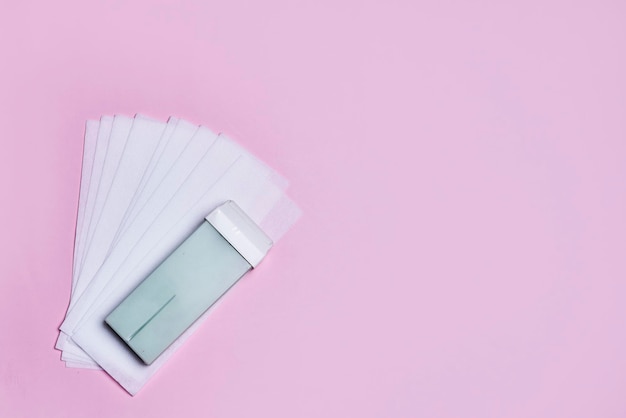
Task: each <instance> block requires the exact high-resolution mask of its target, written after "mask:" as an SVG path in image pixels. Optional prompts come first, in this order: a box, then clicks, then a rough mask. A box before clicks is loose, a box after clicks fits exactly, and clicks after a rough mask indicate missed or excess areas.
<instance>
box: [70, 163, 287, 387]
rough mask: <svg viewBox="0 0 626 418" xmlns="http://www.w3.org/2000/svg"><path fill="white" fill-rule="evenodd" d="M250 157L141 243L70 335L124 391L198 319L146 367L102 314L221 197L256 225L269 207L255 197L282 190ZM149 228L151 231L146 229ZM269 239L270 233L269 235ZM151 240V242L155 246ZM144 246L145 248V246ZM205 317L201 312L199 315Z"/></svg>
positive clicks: (162, 359)
mask: <svg viewBox="0 0 626 418" xmlns="http://www.w3.org/2000/svg"><path fill="white" fill-rule="evenodd" d="M250 164H251V163H250V160H244V159H242V160H239V162H238V164H237V165H236V167H234V169H233V170H230V171H229V173H228V174H227V176H225V177H223V178H222V179H221V181H218V183H217V184H216V185H215V186H214V187H213V188H212V189H211V190H210V191H209V192H208V193H206V194H205V196H203V198H202V199H201V201H200V202H198V204H196V205H195V206H194V207H193V209H192V211H191V212H190V213H188V214H187V216H185V217H183V218H181V219H180V221H179V222H177V223H176V224H175V225H174V226H173V227H172V228H170V229H169V230H168V231H167V232H166V235H165V236H163V235H161V234H157V232H161V231H155V232H154V233H153V234H154V235H161V236H160V238H159V239H158V240H150V241H146V245H145V247H146V249H147V252H146V253H145V255H143V257H141V258H140V259H139V260H138V262H135V263H134V264H135V267H134V268H133V269H132V270H131V271H130V273H129V274H128V275H126V276H125V277H122V280H116V281H115V282H116V286H115V287H114V288H113V289H111V290H110V291H109V292H107V294H106V295H102V298H101V299H100V300H99V301H98V302H97V304H95V305H94V307H95V309H92V312H91V314H90V315H89V317H88V319H87V320H85V321H83V322H82V324H80V325H79V327H78V328H77V330H76V332H75V333H74V335H73V336H72V338H73V339H74V340H75V341H76V342H77V343H78V344H79V345H80V346H81V347H82V348H83V349H85V351H86V352H87V353H88V354H89V355H90V356H91V357H92V358H93V359H94V360H95V361H96V362H97V363H98V364H99V365H100V366H102V367H103V368H104V369H105V370H106V371H107V372H108V373H109V374H111V376H112V377H113V378H114V379H116V380H117V381H118V382H119V383H120V384H121V385H122V386H123V387H124V388H125V389H126V390H127V391H128V392H129V393H131V394H135V393H136V392H137V391H138V390H139V389H140V388H141V387H142V386H143V385H144V384H145V383H146V382H147V380H148V379H149V378H150V377H151V376H152V375H153V374H154V373H155V372H156V371H157V370H158V369H159V368H160V367H161V366H162V365H163V363H164V362H165V361H166V360H167V359H168V358H169V356H170V355H171V354H172V353H173V352H174V351H175V350H176V348H177V347H178V346H179V345H180V344H181V343H182V342H183V341H184V340H185V339H186V338H187V337H188V336H189V335H190V334H191V333H192V332H193V331H194V330H195V328H196V327H197V326H198V324H199V323H200V322H201V321H198V322H196V323H195V324H194V326H192V327H191V328H189V330H188V331H187V332H185V333H184V334H183V335H182V336H181V337H180V338H179V340H177V342H176V343H174V344H173V345H172V346H170V348H169V349H168V350H166V351H165V353H163V354H162V355H161V356H160V357H159V358H158V359H157V360H156V361H155V362H154V363H153V364H152V365H150V366H145V365H143V364H141V363H140V362H139V361H138V360H137V358H136V357H134V355H133V354H132V353H129V351H128V349H127V347H125V346H124V343H123V342H121V341H120V340H119V339H118V338H115V335H112V334H111V333H110V331H108V330H107V329H106V328H105V326H104V323H103V321H104V318H105V317H106V316H107V315H108V314H109V313H110V312H111V311H112V310H113V309H114V308H115V306H117V304H119V303H120V302H121V300H122V299H124V298H125V297H126V295H128V294H129V293H130V291H131V290H132V289H133V288H134V287H136V286H137V284H138V283H139V282H140V281H141V280H142V279H143V278H144V277H145V276H146V275H147V274H149V273H150V272H151V271H152V270H154V268H156V266H157V265H158V264H160V262H161V261H162V260H163V259H164V258H165V257H166V256H167V254H169V253H170V252H171V251H172V250H173V249H174V248H176V247H177V246H178V245H179V244H180V242H182V240H184V238H185V237H186V236H188V235H189V234H190V233H191V231H193V229H195V228H196V227H197V226H198V224H199V221H198V219H200V220H201V219H202V218H203V215H202V214H206V213H209V212H210V209H211V208H214V207H216V206H217V205H218V204H219V203H220V202H223V201H225V200H235V201H238V202H240V206H241V207H242V208H243V209H244V211H245V212H246V213H248V214H249V215H250V217H251V218H252V219H253V220H254V221H255V222H257V223H262V220H263V219H264V218H265V217H266V216H267V215H268V211H271V207H272V206H273V204H272V199H261V200H264V201H266V202H267V204H266V205H265V206H266V207H264V208H261V207H257V205H256V204H257V202H258V201H259V197H260V196H266V195H268V196H273V197H274V203H275V202H277V201H279V200H280V199H281V198H282V197H283V194H282V191H281V190H280V189H278V188H277V187H276V186H274V185H273V184H272V183H271V182H270V181H268V178H267V177H265V178H262V177H259V176H258V175H257V170H255V169H253V168H252V167H250ZM151 231H154V229H151ZM271 238H272V239H273V237H271ZM155 244H156V245H155ZM148 247H150V248H148ZM203 318H206V314H205V315H203V316H202V319H203Z"/></svg>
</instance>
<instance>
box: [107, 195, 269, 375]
mask: <svg viewBox="0 0 626 418" xmlns="http://www.w3.org/2000/svg"><path fill="white" fill-rule="evenodd" d="M271 246H272V240H271V239H270V238H269V237H268V236H267V235H266V234H265V233H264V232H263V231H262V230H261V229H260V228H259V227H258V226H257V225H256V224H255V223H254V221H252V220H251V219H250V218H249V217H248V216H247V215H246V214H245V213H244V212H243V211H242V210H241V209H240V208H239V206H237V205H236V204H235V202H233V201H228V202H226V203H224V204H223V205H221V206H219V207H218V208H217V209H215V210H214V211H213V212H211V213H210V214H209V215H208V216H207V217H206V218H205V221H204V222H203V223H202V225H200V227H199V228H198V229H196V230H195V231H194V232H193V233H192V234H191V235H190V236H189V238H187V239H186V240H185V241H184V242H183V243H182V244H181V245H180V246H179V247H178V248H177V249H176V250H175V251H174V252H173V253H172V254H170V255H169V257H168V258H167V259H165V261H163V262H162V263H161V264H160V265H159V267H157V268H156V269H155V270H154V271H153V272H152V273H150V275H149V276H148V277H147V278H146V279H145V280H144V281H143V282H141V284H140V285H139V286H137V288H135V290H133V292H132V293H131V294H130V295H128V296H127V297H126V299H124V300H123V301H122V302H121V303H120V304H119V305H118V306H117V307H116V308H115V310H113V312H111V313H110V314H109V316H107V317H106V319H105V321H106V323H107V324H108V325H109V326H110V327H111V328H112V329H113V331H115V332H116V333H117V334H118V335H119V336H120V337H121V338H122V340H124V342H125V343H126V344H127V345H128V346H129V347H130V348H131V349H132V350H133V351H134V352H135V353H136V354H137V356H139V358H140V359H141V360H142V361H143V362H144V363H146V364H151V363H152V362H153V361H154V360H155V359H156V358H157V357H159V355H160V354H161V353H163V351H165V349H166V348H167V347H169V345H170V344H172V343H173V342H174V341H175V340H176V339H177V338H178V337H179V336H180V335H181V334H182V333H183V332H184V331H185V330H186V329H187V328H189V326H190V325H191V324H193V322H194V321H195V320H196V319H198V318H199V317H200V316H201V315H202V314H203V313H204V312H205V311H206V310H207V309H209V308H210V307H211V305H213V304H214V303H215V302H216V301H217V300H218V299H219V298H220V297H221V296H222V295H223V294H224V293H226V291H227V290H228V289H229V288H230V287H231V286H232V285H234V284H235V283H236V282H237V280H239V279H240V278H241V277H242V276H243V275H244V274H246V273H247V272H248V271H249V270H250V269H252V268H254V267H256V266H257V265H258V264H259V263H260V262H261V260H262V259H263V258H264V257H265V255H266V254H267V252H268V251H269V249H270V247H271Z"/></svg>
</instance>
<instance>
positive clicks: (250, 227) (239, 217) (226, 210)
mask: <svg viewBox="0 0 626 418" xmlns="http://www.w3.org/2000/svg"><path fill="white" fill-rule="evenodd" d="M205 219H206V220H207V221H208V222H209V223H210V224H211V225H212V226H213V227H214V228H215V229H216V230H217V232H219V233H220V234H221V235H222V236H223V237H224V239H226V241H228V242H229V243H230V245H232V246H233V247H234V248H235V250H237V252H238V253H239V254H241V256H242V257H243V258H245V259H246V261H247V262H248V263H250V265H251V266H252V267H256V266H258V265H259V263H260V262H261V260H263V258H265V255H266V254H267V252H268V251H269V250H270V248H272V245H273V242H272V240H271V239H270V237H268V236H267V234H265V232H263V230H262V229H261V228H260V227H259V226H258V225H257V224H256V223H255V222H254V221H253V220H252V219H250V217H249V216H248V215H246V213H245V212H244V211H243V210H241V208H240V207H239V206H237V204H236V203H235V202H233V201H232V200H229V201H227V202H226V203H224V204H222V205H220V206H218V207H217V209H215V210H214V211H213V212H211V213H210V214H209V215H208V216H207V217H206V218H205Z"/></svg>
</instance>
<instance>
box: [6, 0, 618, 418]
mask: <svg viewBox="0 0 626 418" xmlns="http://www.w3.org/2000/svg"><path fill="white" fill-rule="evenodd" d="M625 16H626V4H625V3H624V2H623V1H621V2H620V1H597V0H589V1H565V0H563V1H554V0H549V1H546V0H533V1H515V2H510V1H495V0H494V1H466V2H462V1H448V0H444V1H428V2H427V1H408V0H407V1H382V0H381V1H378V2H375V1H338V0H334V1H320V0H317V1H310V2H308V4H305V3H304V2H294V1H287V0H283V1H280V0H265V1H257V2H252V1H242V0H228V1H219V2H218V1H199V0H198V1H176V2H171V3H169V2H164V1H154V0H145V1H132V2H124V1H107V2H101V3H100V4H99V3H98V2H93V1H84V0H76V1H66V0H55V1H4V2H3V4H2V13H1V14H0V52H1V56H0V122H1V131H0V141H1V142H0V144H1V145H2V148H1V151H0V190H1V191H2V205H0V231H1V232H0V251H1V252H0V330H1V332H2V342H1V345H0V416H2V417H8V418H14V417H29V418H31V417H118V418H125V417H161V416H162V417H172V416H184V417H272V418H276V417H462V418H468V417H479V418H485V417H511V418H512V417H520V418H522V417H523V418H526V417H550V418H554V417H567V418H576V417H592V418H598V417H602V418H611V417H624V416H626V395H625V393H626V356H625V353H626V308H625V306H626V280H625V277H626V257H624V250H625V248H626V247H625V244H626V242H625V237H626V222H625V214H626V190H625V184H626V182H625V180H626V177H625V175H626V118H625V115H626V77H625V76H624V75H625V74H626V44H625V40H626V24H625V23H624V22H625ZM135 112H143V113H146V114H148V115H152V116H155V117H160V118H165V117H167V116H168V115H170V114H174V115H178V116H181V117H185V118H188V119H191V120H193V121H196V122H199V123H204V124H207V125H208V126H210V127H212V128H214V129H216V130H221V131H224V132H227V133H229V134H231V135H232V136H234V137H235V138H237V139H239V140H240V141H241V142H242V143H243V144H244V145H245V146H247V147H248V148H250V149H251V150H253V151H254V152H256V153H257V154H259V155H260V156H261V157H262V158H263V159H265V160H266V161H268V162H269V163H270V164H271V165H273V166H274V167H276V168H277V169H278V170H279V171H280V172H281V173H283V174H284V175H285V176H286V177H287V178H289V179H290V180H291V181H292V187H291V195H292V196H293V198H294V199H295V200H296V201H297V202H298V203H299V204H300V205H301V207H302V208H303V210H304V213H305V216H304V217H303V218H302V220H301V221H300V222H299V224H298V225H297V226H296V227H295V228H294V229H293V230H292V231H291V233H290V234H289V235H288V236H287V237H286V238H285V239H284V241H282V242H281V243H280V244H279V245H278V246H277V247H276V248H275V250H274V252H273V254H272V256H271V258H270V259H269V260H271V261H269V260H268V263H267V265H264V266H263V269H264V273H263V277H262V280H261V279H259V280H244V281H243V282H242V283H240V284H239V285H238V286H237V287H236V289H234V290H233V291H232V294H231V295H230V297H229V298H228V300H227V301H225V302H224V304H222V305H221V306H220V308H219V309H218V310H216V312H215V313H214V315H213V317H212V319H211V320H210V321H209V322H208V323H206V325H205V326H203V327H202V329H201V330H200V331H199V332H198V333H197V334H196V335H195V336H194V337H193V338H192V340H191V341H190V342H189V343H188V344H187V345H186V346H185V347H184V348H183V349H182V350H181V351H180V352H179V353H178V354H177V355H176V356H175V358H174V359H172V361H171V362H170V363H169V364H168V365H167V366H166V367H165V368H164V369H163V370H162V371H161V372H160V373H159V374H158V376H157V377H156V378H155V379H154V380H152V381H151V382H150V383H149V384H148V385H147V386H146V387H145V388H144V390H143V391H142V392H141V393H140V394H139V395H138V396H137V397H135V398H131V397H130V396H128V395H127V394H126V393H125V392H124V391H123V390H122V389H121V388H120V387H119V386H117V384H115V382H114V381H112V380H111V379H110V378H108V377H107V375H105V374H103V373H101V372H93V371H80V370H72V369H66V368H65V367H64V365H63V363H62V362H61V361H60V360H59V352H58V351H55V350H54V349H53V345H54V341H55V338H56V335H57V330H56V328H57V327H58V325H59V324H60V322H61V320H62V318H63V314H64V311H65V309H66V306H67V302H68V296H69V289H70V270H71V257H72V246H73V233H74V223H75V216H76V204H77V199H78V184H79V175H80V160H81V152H82V148H81V140H82V134H83V129H84V122H85V120H86V119H87V118H96V117H98V116H100V115H101V114H112V113H121V114H133V113H135Z"/></svg>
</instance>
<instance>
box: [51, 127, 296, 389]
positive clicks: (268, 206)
mask: <svg viewBox="0 0 626 418" xmlns="http://www.w3.org/2000/svg"><path fill="white" fill-rule="evenodd" d="M286 188H287V181H286V180H285V179H283V178H282V177H280V176H279V175H277V174H276V172H274V171H273V170H272V169H271V168H269V167H268V166H267V165H265V164H263V163H262V162H261V161H259V160H257V159H256V158H255V157H254V156H253V155H251V154H250V153H249V152H248V151H246V150H245V149H243V148H242V147H241V146H240V145H238V144H236V143H235V142H233V141H232V140H230V139H228V138H227V137H226V136H224V135H221V134H220V135H217V134H215V133H213V132H212V131H211V130H209V129H207V128H205V127H202V126H200V127H198V126H196V125H194V124H192V123H189V122H186V121H184V120H180V119H177V118H174V117H171V118H170V119H169V120H168V121H167V123H164V122H159V121H155V120H153V119H150V118H147V117H143V116H139V115H138V116H136V117H134V118H130V117H124V116H114V117H110V116H103V117H102V118H101V119H100V121H88V122H87V126H86V130H85V144H84V153H83V168H82V178H81V182H80V198H79V207H78V220H77V224H76V225H77V227H76V240H75V246H74V270H73V280H72V294H71V300H70V304H69V308H68V311H67V314H66V317H65V320H64V321H63V323H62V325H61V328H60V334H59V339H58V341H57V345H56V347H57V348H58V349H59V350H61V351H62V352H63V353H62V355H61V358H62V360H63V361H65V362H66V365H67V366H68V367H79V368H87V369H104V370H105V371H106V372H107V373H109V374H110V375H111V376H112V377H113V378H114V379H115V380H117V381H118V382H119V383H120V384H121V385H122V386H123V387H124V388H125V389H126V390H127V391H128V392H129V393H131V394H133V395H134V394H135V393H137V391H138V390H139V389H141V387H142V386H143V385H144V384H145V383H146V382H147V381H148V379H149V378H150V377H151V376H152V375H153V374H154V373H155V372H156V371H157V370H158V369H159V368H160V367H161V366H162V365H163V364H164V362H165V361H167V359H168V358H169V357H170V356H171V355H172V353H173V352H174V351H175V350H176V349H177V348H178V347H179V346H180V345H181V344H182V343H183V341H184V340H185V339H186V338H188V337H189V335H191V333H193V331H194V330H195V329H196V328H197V327H198V325H199V324H200V323H201V322H202V321H203V320H204V319H205V318H206V317H207V314H208V313H209V312H210V311H208V312H206V313H205V314H204V315H203V316H202V317H201V318H200V319H199V320H198V321H196V322H195V323H194V325H193V326H192V327H191V328H189V329H188V330H187V331H186V332H185V333H184V334H183V335H182V336H181V337H180V338H179V339H178V340H177V341H176V342H175V343H174V344H173V345H172V346H170V348H169V349H168V350H167V351H166V352H165V353H163V354H162V355H161V356H160V357H159V358H158V359H157V360H156V361H155V362H154V363H153V364H151V365H150V366H146V365H145V364H142V363H141V362H139V361H137V358H136V357H135V356H134V355H133V353H132V352H131V351H130V350H129V349H128V347H126V346H125V344H124V343H123V342H122V340H121V339H119V338H117V337H116V335H115V334H114V333H113V332H112V331H111V330H110V329H109V328H107V326H106V324H105V322H104V318H105V317H106V316H107V315H108V314H109V313H110V312H111V311H112V310H113V309H114V308H115V307H116V306H117V305H118V304H119V303H120V302H121V301H122V300H123V299H124V298H125V297H126V296H127V295H128V294H129V293H130V292H131V291H132V290H133V289H134V288H135V287H136V286H137V285H138V284H139V283H140V282H141V281H142V280H143V279H144V278H145V277H146V276H147V275H148V274H149V273H150V272H151V271H152V270H154V269H155V268H156V267H157V266H158V265H159V264H160V263H161V262H162V261H163V260H164V259H165V258H166V257H167V256H168V255H169V254H170V253H171V252H172V251H173V250H174V249H175V248H176V247H177V246H178V245H179V244H180V243H182V242H183V241H184V240H185V238H186V237H188V236H189V235H190V234H191V233H192V232H193V231H194V230H195V229H196V228H197V227H198V226H199V225H200V224H201V223H202V221H203V219H204V217H205V216H206V215H207V214H208V213H209V212H211V211H212V210H213V209H214V208H215V207H217V206H218V205H220V204H221V203H223V202H225V201H227V200H234V201H235V202H236V203H237V204H238V205H239V206H240V207H241V208H242V209H243V210H244V211H245V212H246V213H247V214H248V215H249V216H250V217H251V218H252V219H253V220H254V221H255V222H256V223H257V224H259V225H260V226H261V228H262V229H263V230H264V231H265V232H266V233H267V234H268V235H269V236H270V237H271V238H272V239H273V241H274V242H276V241H278V239H279V238H280V237H281V236H282V235H283V234H284V233H285V232H286V231H287V230H288V229H289V228H290V227H291V226H292V225H293V224H294V222H295V221H296V220H297V218H298V217H299V215H300V211H299V209H298V208H297V207H296V205H295V204H293V202H292V201H291V200H289V198H287V196H286V195H285V190H286Z"/></svg>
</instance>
